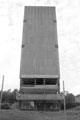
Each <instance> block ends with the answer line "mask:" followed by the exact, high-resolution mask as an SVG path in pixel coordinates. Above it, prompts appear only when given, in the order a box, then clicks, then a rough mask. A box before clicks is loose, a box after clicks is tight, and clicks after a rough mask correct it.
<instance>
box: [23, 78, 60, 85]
mask: <svg viewBox="0 0 80 120" xmlns="http://www.w3.org/2000/svg"><path fill="white" fill-rule="evenodd" d="M57 81H58V79H56V78H54V79H53V78H46V79H43V78H37V79H32V78H27V79H21V84H23V85H56V84H57Z"/></svg>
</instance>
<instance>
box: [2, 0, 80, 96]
mask: <svg viewBox="0 0 80 120" xmlns="http://www.w3.org/2000/svg"><path fill="white" fill-rule="evenodd" d="M25 5H41V6H42V5H43V6H44V5H51V6H56V15H57V31H58V43H59V58H60V76H61V77H60V85H61V90H62V81H63V80H64V81H65V88H66V91H69V92H72V93H74V94H75V95H76V94H80V40H79V39H80V0H0V88H1V82H2V75H3V74H4V75H5V82H4V90H8V89H12V90H13V89H15V88H18V89H19V85H20V80H19V72H20V56H21V42H22V27H23V14H24V6H25Z"/></svg>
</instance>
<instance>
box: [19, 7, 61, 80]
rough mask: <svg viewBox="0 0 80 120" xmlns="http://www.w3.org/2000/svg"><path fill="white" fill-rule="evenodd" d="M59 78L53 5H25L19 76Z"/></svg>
mask: <svg viewBox="0 0 80 120" xmlns="http://www.w3.org/2000/svg"><path fill="white" fill-rule="evenodd" d="M29 75H30V76H31V75H35V77H36V75H44V76H45V75H53V76H57V78H59V59H58V41H57V29H56V13H55V7H30V6H29V7H25V12H24V23H23V37H22V54H21V69H20V77H22V76H25V77H27V76H29Z"/></svg>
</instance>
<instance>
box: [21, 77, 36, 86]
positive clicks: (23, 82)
mask: <svg viewBox="0 0 80 120" xmlns="http://www.w3.org/2000/svg"><path fill="white" fill-rule="evenodd" d="M22 84H24V85H34V84H35V81H34V79H31V78H27V79H22Z"/></svg>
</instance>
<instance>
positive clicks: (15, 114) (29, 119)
mask: <svg viewBox="0 0 80 120" xmlns="http://www.w3.org/2000/svg"><path fill="white" fill-rule="evenodd" d="M0 120H65V119H64V113H63V112H37V111H19V110H0ZM67 120H80V111H68V112H67Z"/></svg>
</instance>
